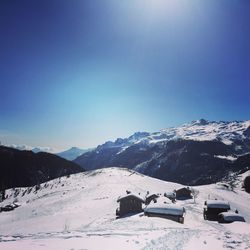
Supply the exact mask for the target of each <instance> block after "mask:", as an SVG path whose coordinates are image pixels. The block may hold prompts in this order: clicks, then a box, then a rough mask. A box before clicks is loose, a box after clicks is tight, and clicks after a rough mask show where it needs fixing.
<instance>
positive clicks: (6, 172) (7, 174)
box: [0, 146, 84, 188]
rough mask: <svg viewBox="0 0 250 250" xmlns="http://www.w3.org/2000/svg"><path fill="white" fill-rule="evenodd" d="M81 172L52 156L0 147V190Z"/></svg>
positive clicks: (77, 166) (77, 167) (68, 162)
mask: <svg viewBox="0 0 250 250" xmlns="http://www.w3.org/2000/svg"><path fill="white" fill-rule="evenodd" d="M83 171H84V169H83V168H82V167H80V166H79V165H77V164H76V163H74V162H71V161H67V160H65V159H63V158H61V157H59V156H56V155H53V154H49V153H44V152H40V153H33V152H32V151H20V150H17V149H13V148H8V147H3V146H0V173H1V174H0V185H1V186H0V188H3V187H4V188H11V187H22V186H31V185H36V184H38V183H41V182H45V181H48V180H51V179H54V178H57V177H60V176H63V175H68V174H73V173H78V172H83Z"/></svg>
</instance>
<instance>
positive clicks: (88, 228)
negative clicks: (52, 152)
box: [0, 168, 250, 250]
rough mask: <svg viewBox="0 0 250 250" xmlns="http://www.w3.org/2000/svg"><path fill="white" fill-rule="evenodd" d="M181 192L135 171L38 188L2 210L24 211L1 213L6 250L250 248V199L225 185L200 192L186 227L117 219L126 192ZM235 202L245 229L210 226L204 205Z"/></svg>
mask: <svg viewBox="0 0 250 250" xmlns="http://www.w3.org/2000/svg"><path fill="white" fill-rule="evenodd" d="M181 186H182V185H180V184H177V183H172V182H164V181H160V180H157V179H154V178H151V177H147V176H144V175H142V174H138V173H136V172H134V171H132V170H127V169H121V168H106V169H101V170H96V171H89V172H84V173H79V174H74V175H71V176H69V177H61V178H58V179H55V180H52V181H49V182H47V183H43V184H41V185H40V186H37V187H30V188H16V189H15V190H14V189H11V190H8V191H7V194H8V198H7V199H6V200H5V201H4V202H3V203H0V204H1V206H3V205H6V204H9V203H11V202H13V201H17V202H19V204H20V205H21V206H20V207H18V208H16V209H15V210H13V211H10V212H1V213H0V225H2V226H1V227H0V249H5V250H10V249H11V250H17V249H18V250H24V249H39V250H41V249H62V250H64V249H65V250H66V249H102V248H103V246H105V249H177V250H180V249H186V250H191V249H192V250H193V249H214V250H216V249H218V250H219V249H225V248H230V249H237V250H241V249H248V248H249V247H250V224H249V222H250V214H249V206H250V199H249V194H247V193H245V192H244V191H242V190H241V189H240V186H239V187H238V188H236V189H235V190H234V191H231V190H230V189H227V188H226V187H225V186H223V185H219V184H211V185H206V186H200V187H195V189H196V190H198V191H199V195H198V197H197V198H196V203H194V201H193V200H192V199H191V200H185V201H177V205H180V206H184V207H185V209H186V216H185V221H184V224H180V223H176V222H174V221H170V220H166V219H162V218H156V217H155V218H153V217H147V216H144V215H143V213H140V214H137V215H133V216H128V217H124V218H121V219H116V218H115V210H116V208H117V206H118V203H117V198H118V197H119V196H120V195H123V194H125V192H126V190H130V191H132V192H133V193H137V194H139V193H140V195H141V196H142V197H143V196H145V195H146V193H147V191H150V193H159V194H162V195H163V193H164V192H170V191H172V190H174V189H177V188H179V187H181ZM208 197H210V199H213V198H218V199H220V200H226V201H229V202H230V205H231V208H232V209H235V208H237V209H238V211H239V213H240V214H241V215H243V216H244V217H245V219H246V223H241V222H235V223H232V224H219V223H217V222H213V221H204V220H203V216H202V211H203V204H204V201H205V200H206V199H208Z"/></svg>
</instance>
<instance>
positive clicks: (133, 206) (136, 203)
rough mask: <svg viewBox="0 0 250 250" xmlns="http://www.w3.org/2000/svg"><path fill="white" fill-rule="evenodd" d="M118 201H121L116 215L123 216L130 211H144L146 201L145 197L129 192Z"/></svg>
mask: <svg viewBox="0 0 250 250" xmlns="http://www.w3.org/2000/svg"><path fill="white" fill-rule="evenodd" d="M117 202H119V203H120V205H119V208H117V210H116V215H117V216H119V217H121V216H124V215H126V214H129V213H140V212H142V211H143V209H142V204H143V203H145V201H144V199H143V198H141V197H140V196H139V195H135V194H131V193H129V194H127V195H125V196H122V197H119V198H118V200H117Z"/></svg>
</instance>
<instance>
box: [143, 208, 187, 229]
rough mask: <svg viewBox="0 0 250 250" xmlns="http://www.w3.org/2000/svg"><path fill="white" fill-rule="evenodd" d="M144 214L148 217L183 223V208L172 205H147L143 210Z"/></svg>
mask: <svg viewBox="0 0 250 250" xmlns="http://www.w3.org/2000/svg"><path fill="white" fill-rule="evenodd" d="M144 214H145V215H146V216H149V217H160V218H165V219H169V220H173V221H176V222H179V223H182V224H183V223H184V214H185V208H184V207H180V206H177V205H173V204H171V205H170V204H163V205H151V206H150V205H149V206H147V207H146V208H145V209H144Z"/></svg>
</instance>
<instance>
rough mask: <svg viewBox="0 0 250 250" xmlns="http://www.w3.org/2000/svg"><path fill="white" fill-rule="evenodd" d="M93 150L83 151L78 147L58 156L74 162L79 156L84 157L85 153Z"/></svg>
mask: <svg viewBox="0 0 250 250" xmlns="http://www.w3.org/2000/svg"><path fill="white" fill-rule="evenodd" d="M91 150H92V149H81V148H77V147H72V148H70V149H68V150H65V151H63V152H60V153H57V155H58V156H60V157H62V158H64V159H66V160H69V161H73V160H74V159H76V158H77V157H78V156H80V155H82V154H83V153H86V152H89V151H91Z"/></svg>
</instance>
